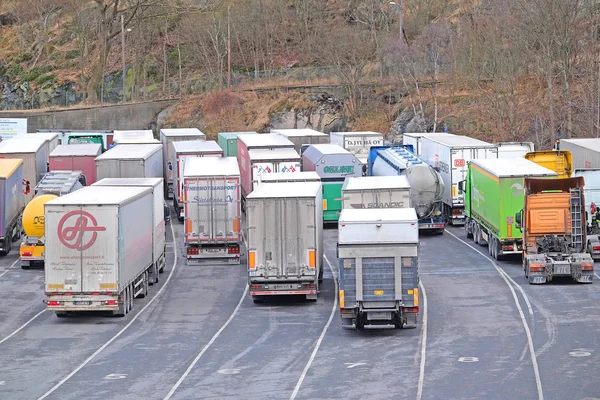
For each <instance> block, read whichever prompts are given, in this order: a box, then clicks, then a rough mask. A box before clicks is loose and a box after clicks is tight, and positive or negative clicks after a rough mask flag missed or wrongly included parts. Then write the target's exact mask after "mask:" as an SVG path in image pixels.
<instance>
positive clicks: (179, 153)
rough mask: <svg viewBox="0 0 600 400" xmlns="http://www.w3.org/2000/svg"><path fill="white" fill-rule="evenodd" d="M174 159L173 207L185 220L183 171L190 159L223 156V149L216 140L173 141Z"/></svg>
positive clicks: (172, 164) (180, 219)
mask: <svg viewBox="0 0 600 400" xmlns="http://www.w3.org/2000/svg"><path fill="white" fill-rule="evenodd" d="M171 146H172V147H173V159H172V160H171V166H170V167H169V168H172V170H173V207H175V215H177V218H178V219H179V221H180V222H183V219H184V216H183V214H184V212H183V208H184V207H183V205H184V203H185V196H184V191H183V171H184V169H185V164H186V162H187V161H188V160H191V159H192V158H197V157H223V150H222V149H221V148H220V147H219V145H218V144H217V142H215V141H214V140H206V141H201V140H192V141H182V142H173V143H172V144H171Z"/></svg>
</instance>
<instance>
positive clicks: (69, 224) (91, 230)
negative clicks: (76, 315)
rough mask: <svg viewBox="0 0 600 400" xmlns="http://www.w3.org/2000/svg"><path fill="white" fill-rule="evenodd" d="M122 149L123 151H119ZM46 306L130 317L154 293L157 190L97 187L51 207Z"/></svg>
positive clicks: (47, 211) (47, 218)
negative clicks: (151, 284)
mask: <svg viewBox="0 0 600 400" xmlns="http://www.w3.org/2000/svg"><path fill="white" fill-rule="evenodd" d="M116 148H117V147H116ZM44 207H45V224H46V226H45V231H46V254H45V257H46V268H45V270H44V272H45V293H46V305H47V308H48V309H49V310H52V311H55V312H56V315H57V316H58V317H64V316H66V315H67V313H69V312H76V311H110V312H112V313H113V314H114V315H117V316H120V317H122V316H124V315H126V314H127V313H129V311H131V309H132V306H133V299H134V298H135V297H140V298H142V297H146V295H147V294H148V285H149V276H150V273H151V271H152V268H153V263H152V245H153V242H152V238H153V234H152V231H153V229H154V227H153V220H152V218H148V216H149V215H152V208H153V202H152V189H150V188H146V187H103V186H94V187H88V188H85V189H84V190H78V191H75V192H73V193H70V194H68V195H66V196H61V197H58V198H56V199H54V200H51V201H49V202H47V203H46V204H45V205H44Z"/></svg>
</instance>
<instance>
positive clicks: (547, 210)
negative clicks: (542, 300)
mask: <svg viewBox="0 0 600 400" xmlns="http://www.w3.org/2000/svg"><path fill="white" fill-rule="evenodd" d="M524 187H525V202H524V206H523V209H522V210H521V211H520V212H518V213H517V214H516V215H515V221H516V222H517V228H518V229H520V230H521V231H522V232H523V243H524V245H523V247H524V248H523V269H524V271H525V277H526V278H528V280H529V283H530V284H542V283H546V282H550V281H552V279H553V278H554V277H571V278H572V279H574V280H575V281H577V282H580V283H591V282H592V278H593V276H594V260H593V259H592V257H591V256H590V255H589V254H588V253H586V252H585V251H586V242H587V239H586V236H587V234H586V215H585V214H586V213H585V198H584V197H585V196H584V193H583V188H584V180H583V177H577V178H565V179H537V178H525V183H524Z"/></svg>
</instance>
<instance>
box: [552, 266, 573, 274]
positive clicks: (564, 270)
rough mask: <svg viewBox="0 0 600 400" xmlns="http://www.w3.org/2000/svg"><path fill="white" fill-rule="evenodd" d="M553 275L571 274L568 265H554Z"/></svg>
mask: <svg viewBox="0 0 600 400" xmlns="http://www.w3.org/2000/svg"><path fill="white" fill-rule="evenodd" d="M554 275H571V266H570V265H555V266H554Z"/></svg>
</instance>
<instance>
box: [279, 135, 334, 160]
mask: <svg viewBox="0 0 600 400" xmlns="http://www.w3.org/2000/svg"><path fill="white" fill-rule="evenodd" d="M271 133H275V134H277V135H281V136H284V137H286V138H288V139H289V140H290V141H291V142H292V143H294V149H296V151H297V152H298V154H300V155H302V148H303V147H305V148H306V147H307V146H306V145H311V144H323V143H329V135H328V134H326V133H323V132H319V131H315V130H314V129H271Z"/></svg>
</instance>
